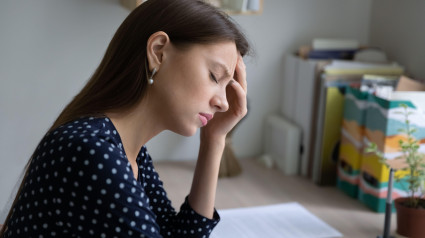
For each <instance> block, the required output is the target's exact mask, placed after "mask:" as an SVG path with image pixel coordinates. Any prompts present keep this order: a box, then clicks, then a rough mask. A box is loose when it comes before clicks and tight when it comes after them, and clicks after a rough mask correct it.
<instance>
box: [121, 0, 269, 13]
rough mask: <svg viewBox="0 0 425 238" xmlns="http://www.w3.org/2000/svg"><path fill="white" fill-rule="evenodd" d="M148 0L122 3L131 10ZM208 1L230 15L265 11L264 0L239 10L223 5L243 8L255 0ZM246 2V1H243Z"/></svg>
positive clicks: (124, 1)
mask: <svg viewBox="0 0 425 238" xmlns="http://www.w3.org/2000/svg"><path fill="white" fill-rule="evenodd" d="M145 1H147V0H120V3H121V5H122V6H124V7H125V8H127V9H129V10H133V9H135V8H136V7H137V6H139V5H140V4H142V3H143V2H145ZM204 1H206V2H208V3H210V4H211V5H213V6H216V7H219V8H220V9H222V10H223V11H224V12H226V13H227V14H229V15H247V16H248V15H260V14H261V13H262V12H263V2H264V0H257V1H258V2H257V4H258V6H257V7H258V8H257V9H258V10H255V11H249V10H247V11H238V10H234V9H226V8H222V7H221V6H223V7H225V6H232V7H235V8H240V9H242V5H245V6H244V8H246V7H247V5H249V4H248V2H249V1H253V0H243V1H242V0H241V3H240V4H239V5H237V4H231V5H229V3H228V2H230V1H232V3H235V2H233V1H235V0H204ZM242 2H244V3H242Z"/></svg>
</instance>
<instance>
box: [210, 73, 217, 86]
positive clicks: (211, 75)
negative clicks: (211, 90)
mask: <svg viewBox="0 0 425 238" xmlns="http://www.w3.org/2000/svg"><path fill="white" fill-rule="evenodd" d="M210 77H211V79H212V80H214V81H215V82H216V83H217V84H218V80H217V78H216V77H215V76H214V74H213V73H210Z"/></svg>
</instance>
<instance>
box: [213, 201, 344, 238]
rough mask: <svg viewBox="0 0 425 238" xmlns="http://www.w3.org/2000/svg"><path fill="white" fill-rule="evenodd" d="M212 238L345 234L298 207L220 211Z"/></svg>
mask: <svg viewBox="0 0 425 238" xmlns="http://www.w3.org/2000/svg"><path fill="white" fill-rule="evenodd" d="M219 214H220V216H221V221H220V223H219V224H218V225H217V226H216V228H215V229H214V230H213V232H212V234H211V236H210V237H211V238H234V237H238V238H258V237H267V238H333V237H342V234H341V233H340V232H338V231H337V230H335V229H334V228H332V227H331V226H329V225H328V224H326V223H325V222H323V221H322V220H320V219H319V218H318V217H316V216H315V215H313V214H312V213H310V212H309V211H308V210H307V209H305V208H304V207H303V206H301V205H300V204H298V203H286V204H277V205H269V206H260V207H249V208H237V209H227V210H220V211H219Z"/></svg>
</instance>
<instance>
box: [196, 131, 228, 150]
mask: <svg viewBox="0 0 425 238" xmlns="http://www.w3.org/2000/svg"><path fill="white" fill-rule="evenodd" d="M200 139H201V144H208V145H218V146H219V145H222V146H224V144H225V143H226V135H218V134H210V133H207V132H205V131H203V130H201V137H200Z"/></svg>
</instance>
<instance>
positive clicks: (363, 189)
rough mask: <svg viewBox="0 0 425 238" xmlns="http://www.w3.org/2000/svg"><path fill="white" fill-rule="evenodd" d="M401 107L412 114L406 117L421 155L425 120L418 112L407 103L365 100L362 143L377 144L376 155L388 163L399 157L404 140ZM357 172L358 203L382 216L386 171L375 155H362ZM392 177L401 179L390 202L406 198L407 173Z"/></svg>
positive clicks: (403, 119) (371, 98)
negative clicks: (419, 146) (378, 153)
mask: <svg viewBox="0 0 425 238" xmlns="http://www.w3.org/2000/svg"><path fill="white" fill-rule="evenodd" d="M402 103H404V104H406V105H407V106H408V111H409V112H412V113H413V114H412V115H410V116H409V120H410V123H411V125H412V126H414V127H416V128H417V129H418V131H417V132H416V133H415V134H414V137H415V139H417V140H419V141H420V143H421V149H420V150H422V151H420V152H423V149H424V148H425V146H424V145H425V126H423V125H424V121H425V117H424V116H423V115H424V114H423V113H422V112H421V110H420V109H418V108H416V107H415V106H414V105H413V104H412V103H411V102H410V101H399V100H385V99H382V98H379V97H376V96H374V95H369V96H368V103H367V109H366V116H365V131H364V141H365V144H368V143H370V142H374V143H376V144H377V145H378V149H379V151H381V152H382V153H383V154H384V156H385V158H387V159H395V158H397V157H399V156H401V155H402V153H401V152H400V149H399V143H398V141H399V140H400V139H402V140H405V139H406V136H405V135H402V134H401V133H400V132H399V129H401V128H405V117H404V115H403V114H400V113H399V112H403V111H404V108H402V107H401V106H400V104H402ZM360 170H361V171H360V178H359V194H358V199H359V200H360V201H361V202H363V203H364V204H365V205H367V206H368V207H370V208H371V209H372V210H374V211H376V212H384V211H385V202H386V196H387V189H388V177H389V169H388V168H387V167H386V166H385V165H384V164H382V163H381V162H380V161H379V158H378V156H376V155H375V154H373V153H368V154H366V153H363V155H362V159H361V168H360ZM394 176H395V177H396V178H397V177H398V178H400V181H399V182H394V185H393V190H392V191H393V193H392V197H393V199H395V198H397V197H400V196H406V195H407V190H408V184H407V182H406V180H407V179H408V171H403V170H399V171H396V172H395V174H394Z"/></svg>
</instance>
